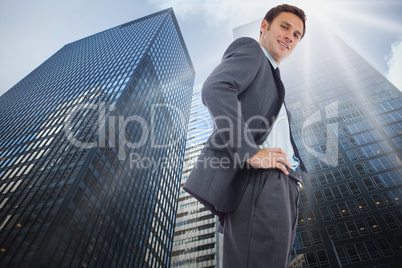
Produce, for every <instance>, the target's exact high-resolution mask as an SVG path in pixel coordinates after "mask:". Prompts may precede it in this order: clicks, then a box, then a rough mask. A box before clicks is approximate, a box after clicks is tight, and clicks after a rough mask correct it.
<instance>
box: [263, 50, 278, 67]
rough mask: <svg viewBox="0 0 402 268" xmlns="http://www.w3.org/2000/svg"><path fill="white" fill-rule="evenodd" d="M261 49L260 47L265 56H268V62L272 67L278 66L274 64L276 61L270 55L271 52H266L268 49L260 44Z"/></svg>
mask: <svg viewBox="0 0 402 268" xmlns="http://www.w3.org/2000/svg"><path fill="white" fill-rule="evenodd" d="M261 49H262V51H264V54H265V56H266V57H267V58H268V60H269V62H270V63H271V65H272V66H273V67H274V69H276V68H278V64H276V61H275V60H274V58H273V57H272V56H271V54H269V53H268V51H267V50H266V49H265V47H263V46H261Z"/></svg>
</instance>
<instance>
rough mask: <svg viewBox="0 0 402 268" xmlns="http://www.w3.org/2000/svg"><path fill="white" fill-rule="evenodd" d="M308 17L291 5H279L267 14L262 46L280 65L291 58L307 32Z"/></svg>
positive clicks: (262, 27)
mask: <svg viewBox="0 0 402 268" xmlns="http://www.w3.org/2000/svg"><path fill="white" fill-rule="evenodd" d="M305 25H306V15H305V14H304V12H303V10H301V9H299V8H297V7H295V6H290V5H286V4H283V5H279V6H277V7H274V8H272V9H271V10H269V11H268V12H267V14H266V15H265V17H264V20H263V21H262V23H261V27H260V45H261V46H263V47H264V48H265V49H266V50H267V51H268V52H269V54H271V56H272V57H273V58H274V60H275V61H276V62H277V64H278V65H279V63H280V62H282V61H283V60H284V59H285V58H286V57H287V56H289V55H290V54H291V53H292V51H293V49H294V48H295V47H296V45H297V44H298V43H299V41H300V40H301V39H302V38H303V36H304V34H305V32H306V26H305Z"/></svg>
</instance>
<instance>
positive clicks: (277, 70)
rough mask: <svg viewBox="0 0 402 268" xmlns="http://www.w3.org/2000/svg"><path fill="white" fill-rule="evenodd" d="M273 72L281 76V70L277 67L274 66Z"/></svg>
mask: <svg viewBox="0 0 402 268" xmlns="http://www.w3.org/2000/svg"><path fill="white" fill-rule="evenodd" d="M275 72H276V73H277V75H278V76H279V78H281V72H280V71H279V67H276V69H275Z"/></svg>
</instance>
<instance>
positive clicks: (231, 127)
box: [202, 38, 266, 161]
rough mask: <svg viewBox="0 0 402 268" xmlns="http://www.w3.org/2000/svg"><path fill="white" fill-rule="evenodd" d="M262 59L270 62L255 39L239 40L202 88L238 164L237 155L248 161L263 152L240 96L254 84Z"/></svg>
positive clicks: (229, 49) (219, 129)
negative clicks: (241, 105)
mask: <svg viewBox="0 0 402 268" xmlns="http://www.w3.org/2000/svg"><path fill="white" fill-rule="evenodd" d="M262 60H266V59H265V57H264V54H263V52H262V50H261V48H260V45H259V44H258V43H257V42H256V41H255V40H253V39H251V38H239V39H237V40H236V41H234V42H233V43H232V44H231V45H230V46H229V48H228V49H227V50H226V52H225V54H224V56H223V58H222V61H221V63H220V64H219V65H218V66H217V67H216V68H215V69H214V70H213V72H212V73H211V74H210V76H209V77H208V78H207V80H206V81H205V83H204V85H203V88H202V99H203V103H204V104H205V105H206V106H207V107H208V110H209V112H210V114H211V116H212V118H213V120H214V124H215V127H216V130H217V132H218V134H217V135H218V136H219V138H220V139H221V140H222V142H223V144H225V148H226V149H227V150H228V152H229V154H230V155H231V157H232V160H234V161H235V160H236V156H237V157H238V158H237V159H241V160H246V159H248V158H249V157H251V156H253V155H255V154H257V152H258V150H259V149H258V146H257V145H256V144H255V141H254V138H253V136H252V133H251V131H250V129H249V128H248V126H247V124H246V123H245V120H244V118H243V116H242V113H241V110H240V107H239V100H238V95H239V94H240V93H242V92H243V91H244V90H246V89H247V88H248V87H249V85H250V84H251V83H252V82H253V80H254V79H255V76H256V75H257V73H258V71H259V68H260V66H261V64H262ZM250 101H252V100H250Z"/></svg>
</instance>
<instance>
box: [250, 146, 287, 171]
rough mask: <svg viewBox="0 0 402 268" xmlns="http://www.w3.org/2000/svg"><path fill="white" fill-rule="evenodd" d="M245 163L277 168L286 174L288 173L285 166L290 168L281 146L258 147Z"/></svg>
mask: <svg viewBox="0 0 402 268" xmlns="http://www.w3.org/2000/svg"><path fill="white" fill-rule="evenodd" d="M247 163H249V164H250V165H252V166H253V167H255V168H279V169H280V170H282V171H283V173H285V174H286V175H289V172H288V170H287V168H286V166H288V167H289V168H292V166H291V165H290V163H289V161H288V159H287V158H286V154H285V152H284V151H283V150H282V149H281V148H267V149H260V150H259V151H258V153H256V154H255V155H253V156H252V157H250V158H249V159H247Z"/></svg>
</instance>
